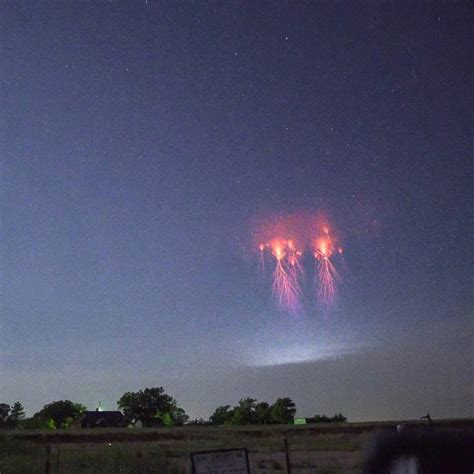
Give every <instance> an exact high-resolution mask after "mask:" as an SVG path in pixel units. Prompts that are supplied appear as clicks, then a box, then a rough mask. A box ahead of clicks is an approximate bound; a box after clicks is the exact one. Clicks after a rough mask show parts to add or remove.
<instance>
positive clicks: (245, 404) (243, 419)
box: [229, 398, 257, 425]
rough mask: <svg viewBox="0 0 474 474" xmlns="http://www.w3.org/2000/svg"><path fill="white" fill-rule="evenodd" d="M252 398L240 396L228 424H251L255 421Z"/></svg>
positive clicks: (253, 400) (254, 402)
mask: <svg viewBox="0 0 474 474" xmlns="http://www.w3.org/2000/svg"><path fill="white" fill-rule="evenodd" d="M256 402H257V400H255V399H254V398H242V400H240V401H239V404H238V405H237V406H236V407H235V408H234V409H233V414H232V418H231V419H230V421H229V424H230V425H253V424H255V423H256V418H255V404H256Z"/></svg>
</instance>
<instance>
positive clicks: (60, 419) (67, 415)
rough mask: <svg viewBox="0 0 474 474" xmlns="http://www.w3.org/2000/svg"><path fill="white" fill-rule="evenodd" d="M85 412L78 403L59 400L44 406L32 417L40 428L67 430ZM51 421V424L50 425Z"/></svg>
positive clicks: (84, 408) (83, 407)
mask: <svg viewBox="0 0 474 474" xmlns="http://www.w3.org/2000/svg"><path fill="white" fill-rule="evenodd" d="M85 411H86V407H85V406H84V405H81V404H80V403H74V402H71V401H70V400H60V401H57V402H52V403H49V404H47V405H45V406H44V407H43V408H42V409H41V410H40V411H39V412H37V413H35V414H34V415H33V419H34V420H33V421H32V422H31V423H30V425H31V424H33V425H34V424H35V421H36V422H37V424H38V425H39V427H41V428H43V427H44V428H45V429H51V428H52V429H54V428H58V429H60V428H69V427H70V426H71V425H72V424H73V423H74V422H75V421H77V420H78V419H79V418H80V417H81V416H82V414H83V413H84V412H85ZM51 420H52V422H53V423H51Z"/></svg>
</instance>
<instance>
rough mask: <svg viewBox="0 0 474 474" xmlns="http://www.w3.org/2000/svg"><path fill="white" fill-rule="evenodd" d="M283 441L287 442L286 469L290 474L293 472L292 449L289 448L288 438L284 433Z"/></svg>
mask: <svg viewBox="0 0 474 474" xmlns="http://www.w3.org/2000/svg"><path fill="white" fill-rule="evenodd" d="M283 441H284V442H285V459H286V470H287V471H288V474H291V465H290V450H289V448H288V440H287V439H286V435H283Z"/></svg>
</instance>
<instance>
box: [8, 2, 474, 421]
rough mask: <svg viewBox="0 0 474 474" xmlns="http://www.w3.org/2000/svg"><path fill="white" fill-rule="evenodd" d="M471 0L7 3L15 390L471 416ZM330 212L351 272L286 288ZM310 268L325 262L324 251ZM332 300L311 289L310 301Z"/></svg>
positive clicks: (38, 402) (81, 398)
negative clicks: (324, 288) (328, 285)
mask: <svg viewBox="0 0 474 474" xmlns="http://www.w3.org/2000/svg"><path fill="white" fill-rule="evenodd" d="M471 19H472V12H471V9H470V6H469V3H468V2H452V3H449V2H443V3H442V4H438V3H434V2H432V3H425V2H418V3H414V2H407V3H402V2H392V3H389V2H367V3H365V4H364V3H361V2H348V1H347V2H298V3H286V2H279V1H276V2H252V1H248V2H247V1H219V2H215V1H202V2H191V1H183V2H178V1H170V2H162V1H159V2H157V1H154V0H148V2H145V1H138V0H137V1H134V2H90V3H88V2H13V1H11V2H2V4H1V6H0V27H1V31H2V33H1V41H0V58H1V59H0V79H1V104H2V105H1V107H0V122H1V127H0V133H1V135H0V137H1V138H0V156H1V170H0V171H1V222H0V226H1V232H0V235H1V250H0V256H1V308H0V310H1V314H0V341H1V343H0V402H6V403H10V404H12V403H13V402H14V401H16V400H20V401H21V402H22V403H23V404H24V405H25V407H26V409H27V412H28V413H29V414H32V413H34V412H35V411H37V410H39V409H40V408H41V407H42V406H43V405H44V404H45V403H49V402H51V401H53V400H59V399H71V400H74V401H77V402H81V403H84V404H85V405H87V406H88V407H89V408H90V409H93V408H95V406H96V404H97V403H98V402H99V401H101V402H102V406H103V407H104V408H106V409H115V408H116V401H117V400H118V398H119V397H120V396H121V395H122V394H123V393H124V392H125V391H134V390H138V389H140V388H144V387H146V386H162V385H163V386H164V387H165V389H166V391H167V392H168V393H170V394H171V395H173V396H174V397H175V398H177V400H178V402H179V404H180V405H181V406H182V407H183V408H184V409H185V410H186V411H187V412H188V413H189V414H190V415H191V416H192V417H201V416H202V417H207V416H209V415H210V413H211V412H212V411H213V409H214V408H215V407H217V406H218V405H223V404H231V405H233V404H236V403H237V401H238V400H239V399H240V398H243V397H247V396H252V397H255V398H258V399H259V400H267V401H270V402H271V401H273V400H275V399H276V398H277V397H279V396H290V397H291V398H292V399H293V400H294V401H295V403H296V405H297V408H298V414H299V415H300V416H312V415H314V414H316V413H326V414H330V415H332V414H333V413H334V412H336V411H337V412H342V413H344V414H345V415H346V416H347V417H348V418H349V419H350V420H351V421H356V420H374V419H397V418H398V419H402V418H418V417H420V416H421V415H424V414H426V412H427V411H429V412H430V413H431V415H432V416H433V417H434V418H439V417H456V416H468V415H472V413H473V407H472V403H471V402H470V400H472V396H473V386H472V380H474V370H473V365H474V364H473V361H474V349H473V348H474V343H473V342H474V327H473V323H472V293H471V287H472V286H471V284H472V280H471V276H472V273H471V269H470V263H471V260H472V257H471V249H472V246H471V239H470V230H471V229H470V225H469V224H470V218H471V217H472V215H471V213H470V208H469V207H470V206H469V203H470V200H471V198H472V194H471V191H470V180H469V175H470V171H472V170H471V168H470V167H469V162H468V157H469V155H470V153H471V150H472V144H473V143H472V133H473V121H472V110H473V105H474V104H473V100H472V98H473V90H472V82H471V79H472V72H473V70H472V63H471V54H472V35H471ZM316 211H322V212H324V213H325V214H326V215H328V216H329V218H330V219H331V223H332V225H333V226H334V227H335V228H337V230H338V233H339V235H340V237H341V241H342V242H343V245H344V248H345V259H346V263H347V271H346V272H345V275H344V279H343V283H342V284H341V286H340V288H339V290H340V291H339V299H338V301H337V304H336V305H335V306H334V307H333V308H332V309H331V310H328V311H321V310H319V309H318V308H317V306H316V305H315V304H314V303H312V300H311V298H310V296H311V284H310V283H308V284H307V287H308V288H309V289H308V288H307V291H306V292H305V295H306V296H305V298H306V301H305V305H304V310H303V311H301V312H300V314H298V315H289V314H287V313H285V312H282V311H280V310H279V309H278V308H277V307H276V306H275V304H274V301H273V300H272V295H271V285H270V283H269V282H268V279H266V278H265V277H263V276H262V275H261V274H259V272H258V269H257V265H258V262H257V261H258V252H255V249H254V248H253V246H252V235H253V232H254V231H255V225H256V223H257V224H258V222H260V220H262V219H266V218H268V216H274V215H282V214H288V213H295V212H307V213H312V212H316ZM305 264H306V266H307V269H308V278H309V279H311V275H312V271H313V270H312V262H311V260H308V261H307V262H306V263H305ZM308 295H309V296H308Z"/></svg>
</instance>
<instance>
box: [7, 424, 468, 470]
mask: <svg viewBox="0 0 474 474" xmlns="http://www.w3.org/2000/svg"><path fill="white" fill-rule="evenodd" d="M399 423H400V422H380V423H343V424H329V425H328V424H320V425H318V424H315V425H301V426H290V425H271V426H247V427H245V426H241V427H237V426H234V427H182V428H160V429H93V430H80V429H78V430H68V431H2V432H0V474H23V473H25V474H34V473H41V474H43V473H46V472H49V474H59V473H64V474H75V473H84V474H85V473H87V474H95V473H101V474H108V473H143V474H145V473H170V474H188V473H190V472H191V464H190V453H192V452H199V451H207V450H217V449H228V448H246V449H247V450H248V452H249V459H250V465H251V472H252V473H253V474H272V473H280V474H281V473H285V472H288V471H287V458H286V453H285V449H286V448H285V447H287V449H288V457H289V460H290V465H291V472H292V474H313V473H318V474H320V473H326V474H331V473H333V474H336V473H342V472H349V473H350V472H352V473H359V472H361V469H362V462H363V453H364V450H365V448H366V447H367V446H368V445H370V443H371V439H372V438H373V436H374V434H375V433H378V432H380V431H394V430H395V429H396V425H397V424H399ZM403 423H404V424H405V425H410V426H411V427H412V428H413V429H420V430H422V429H426V423H420V422H403ZM435 429H437V430H454V429H455V430H463V431H464V430H469V431H472V432H474V420H444V421H437V422H436V423H435Z"/></svg>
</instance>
